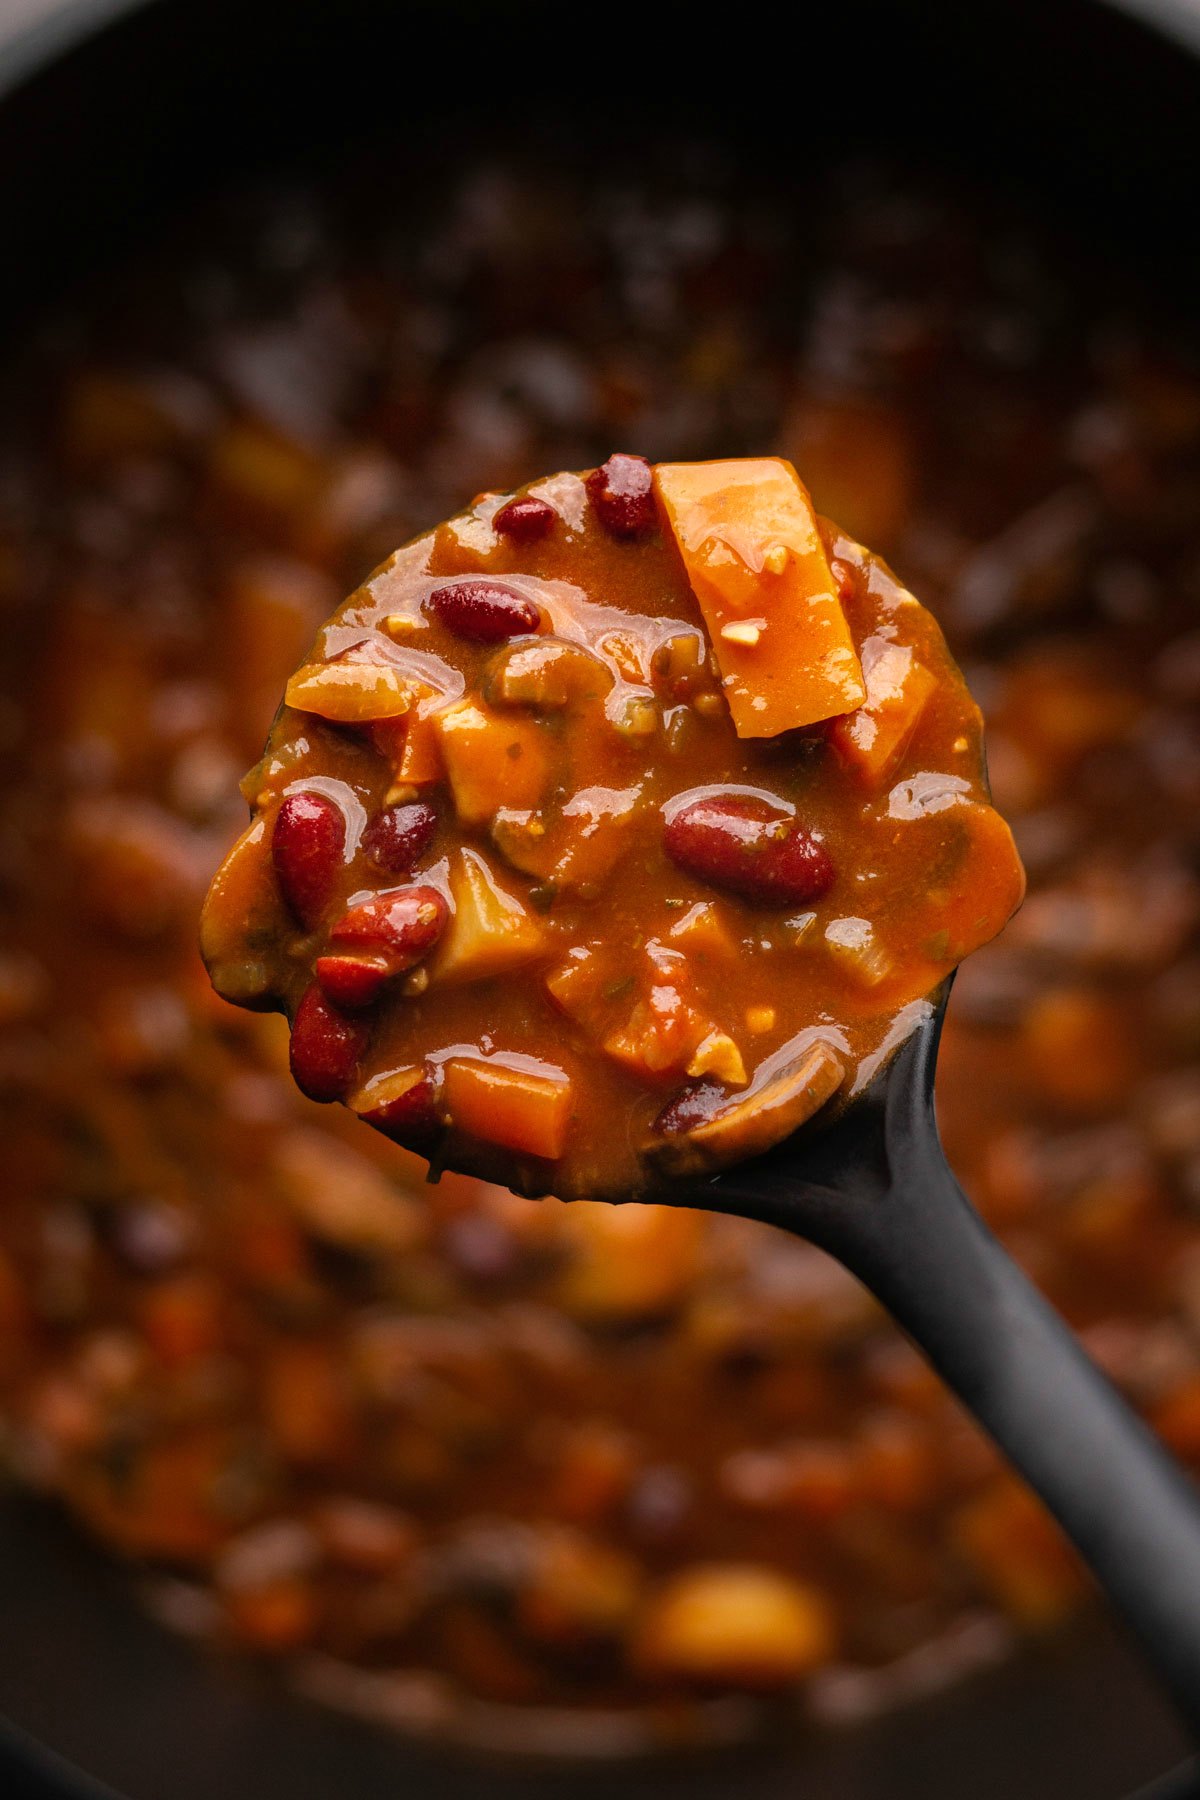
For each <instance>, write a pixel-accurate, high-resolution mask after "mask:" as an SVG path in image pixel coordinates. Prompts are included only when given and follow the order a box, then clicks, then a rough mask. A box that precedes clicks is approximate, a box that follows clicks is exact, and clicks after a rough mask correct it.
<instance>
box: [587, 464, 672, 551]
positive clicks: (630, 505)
mask: <svg viewBox="0 0 1200 1800" xmlns="http://www.w3.org/2000/svg"><path fill="white" fill-rule="evenodd" d="M584 486H585V487H586V488H587V491H588V498H589V499H590V500H591V503H592V505H593V506H594V507H595V509H596V515H597V517H598V518H599V520H600V523H601V524H602V525H603V526H604V529H605V530H606V531H607V532H608V533H609V534H610V535H611V536H612V537H617V538H639V537H645V536H646V535H647V534H648V533H649V532H651V531H653V529H654V527H655V525H656V524H657V522H658V514H657V510H656V508H655V504H654V488H653V479H652V476H651V472H650V464H649V463H648V462H647V461H646V459H645V457H644V456H623V455H620V454H618V455H615V456H610V457H609V459H608V461H607V462H606V463H601V465H600V467H599V468H598V469H593V470H592V472H591V474H590V475H589V476H588V477H587V480H586V481H585V483H584Z"/></svg>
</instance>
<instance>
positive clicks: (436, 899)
mask: <svg viewBox="0 0 1200 1800" xmlns="http://www.w3.org/2000/svg"><path fill="white" fill-rule="evenodd" d="M448 918H449V908H448V907H447V905H446V902H445V900H444V899H443V897H442V895H441V894H439V892H438V890H437V889H436V888H433V887H409V888H393V889H392V890H391V892H390V893H386V894H374V895H372V897H371V898H370V899H369V900H360V901H359V902H358V903H357V905H355V906H351V907H350V908H349V909H348V910H347V911H346V912H344V913H343V914H342V916H341V918H340V919H339V920H338V922H337V924H336V925H335V926H334V927H333V929H332V931H331V932H330V933H329V943H330V948H331V949H333V950H343V951H349V952H351V954H354V953H358V954H359V955H362V956H378V957H381V958H382V959H383V960H384V961H385V962H386V963H387V967H388V973H389V974H391V975H398V974H400V972H401V971H402V970H403V969H411V968H412V966H413V964H414V963H418V962H420V960H421V958H422V957H423V956H427V955H428V954H429V952H430V951H431V950H432V949H433V946H434V945H435V944H436V943H437V941H438V939H439V938H440V937H441V935H442V933H443V931H444V930H445V929H446V921H447V919H448Z"/></svg>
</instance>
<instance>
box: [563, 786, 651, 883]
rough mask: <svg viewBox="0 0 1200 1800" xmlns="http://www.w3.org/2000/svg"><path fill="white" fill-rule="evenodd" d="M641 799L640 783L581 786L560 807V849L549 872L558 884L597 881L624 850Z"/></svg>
mask: <svg viewBox="0 0 1200 1800" xmlns="http://www.w3.org/2000/svg"><path fill="white" fill-rule="evenodd" d="M641 802H642V790H641V788H640V787H631V788H606V787H589V788H582V789H581V790H580V792H579V793H577V794H574V795H572V797H571V799H570V800H568V801H567V802H566V804H565V805H564V807H563V809H562V825H561V828H560V830H559V831H558V832H556V833H555V845H556V847H557V848H558V849H559V851H560V855H559V857H558V860H557V861H556V863H555V865H554V868H553V871H552V874H553V879H554V880H555V882H556V883H557V884H558V885H559V886H560V887H568V888H579V887H582V886H584V885H585V883H587V882H593V881H600V880H602V878H603V877H604V876H605V875H607V874H608V872H609V870H610V869H611V868H612V867H613V866H614V864H615V863H617V862H618V861H619V860H620V858H621V856H622V855H623V854H624V852H625V849H626V847H627V845H628V842H629V833H630V829H631V827H632V825H633V822H634V819H635V817H636V815H637V813H638V810H639V807H640V805H641Z"/></svg>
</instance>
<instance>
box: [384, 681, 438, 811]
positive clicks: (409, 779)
mask: <svg viewBox="0 0 1200 1800" xmlns="http://www.w3.org/2000/svg"><path fill="white" fill-rule="evenodd" d="M409 698H410V701H411V705H410V709H409V711H408V712H406V713H403V714H400V715H398V716H397V717H396V718H393V719H380V720H379V721H378V723H377V724H375V725H374V726H372V729H371V738H372V741H373V742H374V744H375V748H376V749H377V750H378V751H379V752H380V754H381V755H382V756H386V757H388V758H389V759H390V761H391V763H392V766H393V776H394V781H395V784H396V785H397V786H398V787H413V788H420V787H428V786H429V785H430V784H431V783H432V782H435V781H440V780H441V779H442V776H443V774H444V772H445V771H444V767H443V764H442V739H441V733H440V731H439V730H438V726H437V718H436V711H437V708H438V707H439V706H440V705H441V704H442V702H443V701H444V699H445V696H444V695H443V694H439V693H438V692H437V690H436V689H435V688H431V687H429V686H428V685H427V684H426V683H425V682H423V681H411V682H410V683H409Z"/></svg>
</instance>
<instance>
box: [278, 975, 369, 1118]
mask: <svg viewBox="0 0 1200 1800" xmlns="http://www.w3.org/2000/svg"><path fill="white" fill-rule="evenodd" d="M368 1036H369V1033H368V1029H367V1027H366V1025H364V1024H363V1023H362V1022H361V1021H360V1020H357V1019H348V1018H346V1017H345V1015H344V1014H343V1013H341V1012H339V1011H338V1009H337V1008H336V1007H335V1006H331V1005H330V1004H329V1001H328V1000H327V999H326V998H325V995H324V994H323V993H322V992H321V989H320V988H319V987H318V986H317V984H316V983H315V982H314V983H313V985H312V987H310V988H309V990H308V992H307V993H306V994H305V996H304V998H303V1000H301V1002H300V1004H299V1006H298V1007H297V1008H296V1016H295V1018H294V1019H293V1020H292V1041H291V1046H290V1050H289V1061H290V1063H291V1069H292V1079H293V1081H294V1082H295V1083H296V1086H297V1087H298V1088H299V1089H300V1092H301V1093H302V1094H307V1095H308V1097H309V1099H310V1100H340V1099H342V1097H343V1096H344V1095H345V1094H346V1093H347V1092H348V1091H349V1089H350V1088H351V1087H352V1086H353V1085H354V1081H355V1078H356V1076H357V1074H358V1064H359V1059H360V1058H361V1056H362V1055H363V1052H364V1051H365V1050H366V1047H367V1039H368Z"/></svg>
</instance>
